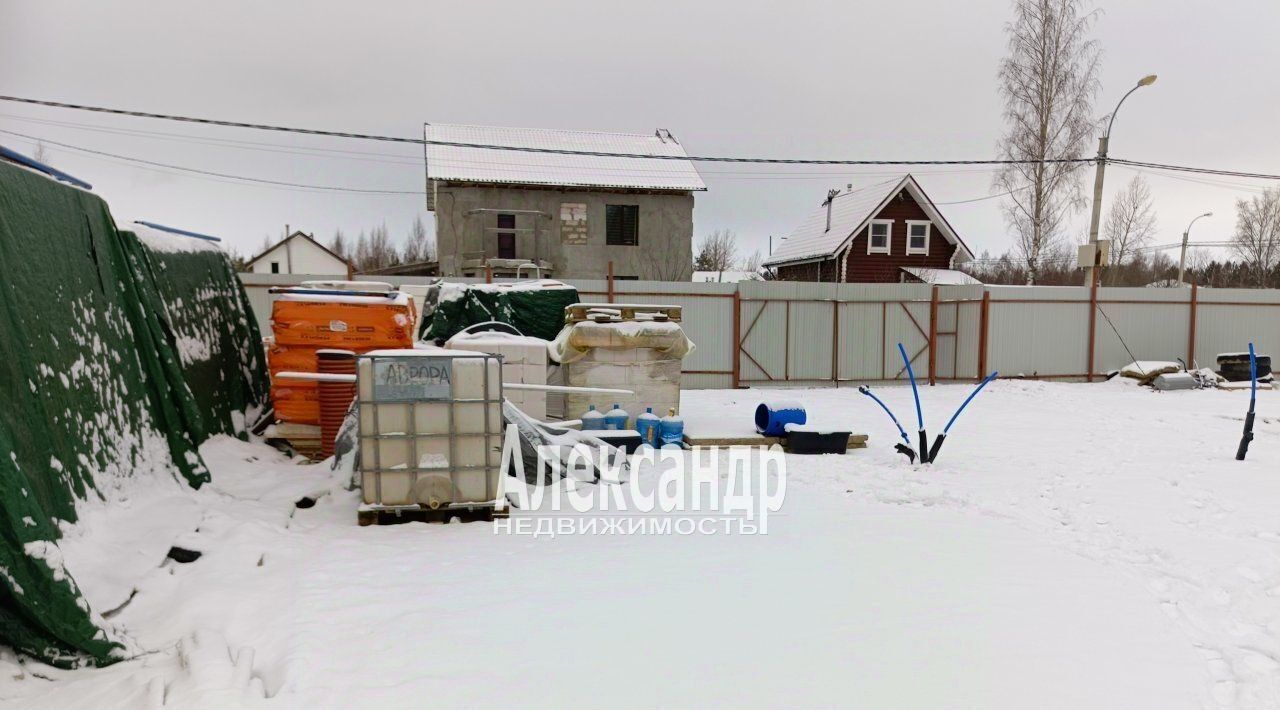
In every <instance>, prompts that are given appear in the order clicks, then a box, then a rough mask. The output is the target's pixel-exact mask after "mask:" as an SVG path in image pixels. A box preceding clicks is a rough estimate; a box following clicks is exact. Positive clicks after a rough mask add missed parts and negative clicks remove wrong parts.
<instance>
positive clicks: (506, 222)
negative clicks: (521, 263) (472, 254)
mask: <svg viewBox="0 0 1280 710" xmlns="http://www.w3.org/2000/svg"><path fill="white" fill-rule="evenodd" d="M515 228H516V216H515V215H513V214H500V215H498V229H515ZM498 258H499V259H514V258H516V235H515V233H514V232H498Z"/></svg>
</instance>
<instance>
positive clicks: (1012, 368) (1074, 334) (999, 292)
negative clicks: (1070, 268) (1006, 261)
mask: <svg viewBox="0 0 1280 710" xmlns="http://www.w3.org/2000/svg"><path fill="white" fill-rule="evenodd" d="M1082 296H1083V299H1082V298H1081V297H1082ZM1088 328H1089V290H1088V289H1086V288H1083V287H1081V288H1074V287H1055V286H1047V287H1045V286H1033V287H1025V288H1017V289H1016V290H1010V289H1008V288H1000V289H992V296H991V312H990V316H989V325H988V335H987V337H988V339H987V369H989V370H998V371H999V372H1000V374H1001V375H1002V376H1005V377H1014V376H1026V377H1080V376H1083V375H1084V374H1085V370H1086V369H1087V368H1086V364H1087V352H1086V351H1087V349H1088V338H1087V335H1086V334H1087V333H1088Z"/></svg>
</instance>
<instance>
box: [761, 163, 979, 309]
mask: <svg viewBox="0 0 1280 710" xmlns="http://www.w3.org/2000/svg"><path fill="white" fill-rule="evenodd" d="M880 195H883V197H882V198H881V197H874V198H873V199H872V200H867V199H866V195H865V193H863V195H862V196H859V195H858V191H854V192H853V193H846V194H844V195H837V196H836V197H835V204H834V208H833V210H832V211H833V214H834V215H835V216H834V217H833V224H832V227H831V228H829V229H827V230H825V232H821V233H818V232H820V231H821V230H819V229H818V227H820V226H821V225H820V224H819V222H821V221H823V218H824V217H825V210H826V208H825V206H824V209H823V210H820V211H817V212H815V213H813V214H811V215H810V216H809V218H808V219H807V220H806V222H805V223H804V224H803V225H801V226H800V227H799V228H797V230H796V232H793V234H792V235H789V236H788V239H789V240H790V239H792V238H798V241H799V242H800V243H799V244H794V245H792V244H788V247H785V248H784V249H783V250H780V251H782V253H780V254H778V255H776V256H775V257H774V258H773V263H774V265H775V267H776V269H777V273H778V277H779V278H780V279H785V280H796V281H828V282H829V281H841V282H863V283H866V282H882V283H883V282H897V281H899V280H900V279H901V278H902V273H903V272H902V271H901V268H902V267H916V268H927V269H951V268H954V267H955V266H956V265H958V264H961V263H964V262H965V261H968V260H970V259H972V258H973V255H972V253H971V252H970V251H969V249H968V247H967V246H965V244H964V241H963V240H961V239H960V236H959V235H958V234H956V232H955V230H954V229H952V228H951V225H950V224H949V223H948V222H947V221H946V218H944V217H943V216H942V214H941V212H939V211H938V209H937V207H936V206H935V205H934V204H933V202H932V200H930V199H929V196H928V195H926V194H925V193H924V190H923V189H921V187H920V185H919V184H918V183H917V182H916V181H915V178H913V177H912V176H910V175H907V176H905V177H904V178H902V180H900V181H899V182H897V184H896V185H894V186H893V187H892V188H891V189H890V190H889V191H888V192H885V193H880ZM912 225H915V226H916V228H917V229H920V228H924V229H925V230H926V237H925V239H926V244H927V247H925V248H924V249H920V248H917V249H908V243H907V242H908V231H909V230H910V229H911V228H912ZM886 228H887V230H888V237H889V242H888V245H887V250H886V247H885V245H882V244H878V243H877V244H874V245H873V244H872V242H871V239H870V232H871V230H872V229H886ZM822 242H825V245H823V244H822ZM787 252H790V254H788V253H787ZM908 252H910V253H908ZM789 257H790V258H789ZM797 257H798V258H797Z"/></svg>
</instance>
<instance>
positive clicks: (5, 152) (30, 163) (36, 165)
mask: <svg viewBox="0 0 1280 710" xmlns="http://www.w3.org/2000/svg"><path fill="white" fill-rule="evenodd" d="M0 158H5V159H7V160H11V161H13V162H15V163H17V164H19V165H25V166H27V167H28V168H31V169H32V170H39V171H40V172H42V173H44V174H45V175H48V176H49V177H51V178H55V179H57V180H61V181H63V182H66V183H70V184H72V185H75V186H76V187H79V188H82V189H85V190H92V189H93V185H90V184H89V183H87V182H85V181H84V180H81V179H80V178H77V177H73V176H71V175H68V174H66V173H64V172H62V171H61V170H59V169H57V168H55V167H53V166H51V165H45V164H44V163H42V162H40V161H38V160H33V159H32V158H28V157H27V156H25V155H23V154H22V153H18V152H16V151H12V150H9V149H8V148H6V147H4V146H2V145H0Z"/></svg>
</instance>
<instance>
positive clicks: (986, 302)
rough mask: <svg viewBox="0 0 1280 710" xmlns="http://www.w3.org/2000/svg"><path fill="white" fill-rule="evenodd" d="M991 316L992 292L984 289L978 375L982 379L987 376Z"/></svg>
mask: <svg viewBox="0 0 1280 710" xmlns="http://www.w3.org/2000/svg"><path fill="white" fill-rule="evenodd" d="M990 317H991V292H990V291H988V290H986V289H983V290H982V309H981V310H980V311H978V376H977V378H976V379H978V380H981V379H982V378H984V377H986V376H987V328H988V327H989V324H990V322H991V321H990V320H988V319H989V318H990Z"/></svg>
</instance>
